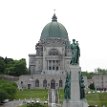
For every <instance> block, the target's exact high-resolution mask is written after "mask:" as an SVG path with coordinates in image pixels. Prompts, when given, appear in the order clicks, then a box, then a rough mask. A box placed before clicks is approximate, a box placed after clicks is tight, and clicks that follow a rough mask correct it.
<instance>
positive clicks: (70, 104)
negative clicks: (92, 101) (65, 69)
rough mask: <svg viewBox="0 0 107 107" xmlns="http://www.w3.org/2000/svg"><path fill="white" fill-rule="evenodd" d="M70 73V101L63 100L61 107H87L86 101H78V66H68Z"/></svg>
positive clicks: (79, 69)
mask: <svg viewBox="0 0 107 107" xmlns="http://www.w3.org/2000/svg"><path fill="white" fill-rule="evenodd" d="M70 71H71V99H69V100H66V99H65V100H64V102H63V107H88V103H87V101H86V99H80V86H79V72H80V71H81V68H80V67H79V65H70Z"/></svg>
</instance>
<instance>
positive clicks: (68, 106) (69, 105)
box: [63, 100, 88, 107]
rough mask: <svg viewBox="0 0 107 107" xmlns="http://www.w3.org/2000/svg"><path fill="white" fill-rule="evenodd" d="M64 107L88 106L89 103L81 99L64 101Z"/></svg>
mask: <svg viewBox="0 0 107 107" xmlns="http://www.w3.org/2000/svg"><path fill="white" fill-rule="evenodd" d="M63 107H88V103H87V101H86V100H80V101H71V100H69V101H64V102H63Z"/></svg>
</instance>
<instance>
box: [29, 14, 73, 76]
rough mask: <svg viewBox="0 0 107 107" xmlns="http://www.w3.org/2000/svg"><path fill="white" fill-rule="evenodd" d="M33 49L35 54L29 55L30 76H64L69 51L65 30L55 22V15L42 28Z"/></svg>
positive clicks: (68, 61) (69, 54)
mask: <svg viewBox="0 0 107 107" xmlns="http://www.w3.org/2000/svg"><path fill="white" fill-rule="evenodd" d="M35 49H36V54H30V55H29V69H30V71H31V74H52V75H53V74H65V72H66V71H67V69H68V67H67V65H68V64H69V63H70V60H71V49H70V43H69V38H68V33H67V30H66V29H65V27H64V26H63V25H62V24H61V23H59V22H57V17H56V15H55V14H54V15H53V17H52V21H51V22H50V23H48V24H47V25H46V26H45V27H44V28H43V30H42V33H41V37H40V40H39V42H38V43H37V44H36V46H35Z"/></svg>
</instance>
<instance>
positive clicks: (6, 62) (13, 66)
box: [0, 57, 28, 76]
mask: <svg viewBox="0 0 107 107" xmlns="http://www.w3.org/2000/svg"><path fill="white" fill-rule="evenodd" d="M27 73H28V70H27V67H26V60H25V59H24V58H22V59H20V60H14V59H12V58H7V57H6V58H3V57H0V74H8V75H13V76H20V75H22V74H27Z"/></svg>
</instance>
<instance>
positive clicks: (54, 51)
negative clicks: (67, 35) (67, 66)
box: [49, 49, 58, 55]
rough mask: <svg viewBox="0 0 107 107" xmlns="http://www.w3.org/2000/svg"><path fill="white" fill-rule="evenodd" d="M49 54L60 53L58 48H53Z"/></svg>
mask: <svg viewBox="0 0 107 107" xmlns="http://www.w3.org/2000/svg"><path fill="white" fill-rule="evenodd" d="M49 55H58V50H57V49H51V50H50V51H49Z"/></svg>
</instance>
